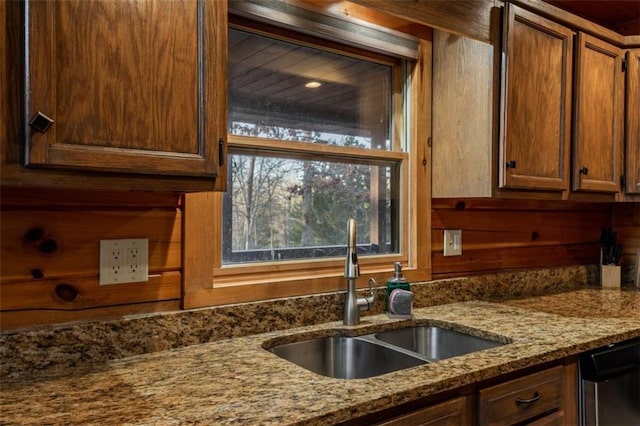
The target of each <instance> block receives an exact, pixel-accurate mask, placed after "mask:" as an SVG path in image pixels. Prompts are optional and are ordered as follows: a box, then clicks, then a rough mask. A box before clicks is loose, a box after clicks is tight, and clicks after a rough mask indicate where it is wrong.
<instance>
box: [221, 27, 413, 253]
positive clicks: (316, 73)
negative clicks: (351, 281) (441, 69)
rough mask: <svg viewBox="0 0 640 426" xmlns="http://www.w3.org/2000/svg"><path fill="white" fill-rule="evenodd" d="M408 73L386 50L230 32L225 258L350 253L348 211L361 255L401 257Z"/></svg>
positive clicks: (239, 30)
mask: <svg viewBox="0 0 640 426" xmlns="http://www.w3.org/2000/svg"><path fill="white" fill-rule="evenodd" d="M401 73H402V63H401V62H400V61H399V60H395V59H392V58H386V57H382V56H381V55H371V56H370V57H368V56H366V54H364V52H362V53H361V54H360V55H359V56H357V57H356V56H353V55H348V54H345V53H342V52H338V51H336V50H335V49H327V48H321V47H318V46H310V45H309V44H308V43H304V44H302V43H299V42H295V41H292V40H284V39H281V38H275V37H271V36H266V35H263V34H258V33H255V32H251V31H247V30H245V29H240V28H231V29H229V84H228V88H229V102H228V111H229V120H228V122H229V128H228V140H229V159H228V164H229V170H228V173H229V174H228V176H229V179H228V182H229V184H228V188H227V193H226V195H225V197H224V206H223V235H224V238H223V239H222V245H223V247H222V253H223V256H222V261H223V264H225V265H232V264H243V263H252V262H279V261H287V260H293V259H318V258H342V257H343V256H344V253H345V244H346V224H347V220H348V219H349V218H354V219H356V223H357V225H358V227H357V230H358V233H357V235H358V240H357V243H358V251H359V254H360V255H369V254H371V255H373V254H396V255H399V254H400V253H401V244H400V241H401V233H400V229H401V217H402V215H401V200H400V194H401V187H400V185H401V180H402V179H401V176H402V164H403V161H404V160H405V159H406V154H405V153H404V152H403V150H402V140H401V139H402V134H401V133H400V132H396V134H393V133H392V131H391V129H392V125H393V122H394V119H395V120H396V121H400V118H401V117H402V104H400V105H394V104H393V97H394V93H395V92H397V91H398V90H401V89H402V88H401V87H400V88H398V87H394V84H395V85H400V86H401V83H402V79H400V78H398V76H401ZM398 82H399V83H400V84H398ZM396 109H398V110H399V111H396ZM399 117H400V118H399Z"/></svg>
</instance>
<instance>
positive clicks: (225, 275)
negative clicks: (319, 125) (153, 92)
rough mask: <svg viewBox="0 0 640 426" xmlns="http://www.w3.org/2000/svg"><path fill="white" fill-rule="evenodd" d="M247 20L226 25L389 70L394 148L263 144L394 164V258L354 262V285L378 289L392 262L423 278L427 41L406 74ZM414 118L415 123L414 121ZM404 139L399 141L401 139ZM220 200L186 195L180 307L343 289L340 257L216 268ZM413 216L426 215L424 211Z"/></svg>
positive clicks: (244, 144) (237, 140)
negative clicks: (357, 274)
mask: <svg viewBox="0 0 640 426" xmlns="http://www.w3.org/2000/svg"><path fill="white" fill-rule="evenodd" d="M248 22H249V21H246V20H244V19H230V26H231V27H233V28H238V29H241V30H249V31H251V32H255V33H258V34H260V33H261V32H262V33H263V34H264V35H266V36H269V37H276V38H281V39H283V40H286V41H293V42H295V43H299V44H307V45H310V46H312V47H316V48H317V47H319V48H321V49H325V50H328V51H335V52H337V53H340V54H348V55H350V56H354V57H359V58H362V59H366V60H375V61H378V62H381V63H384V64H387V65H392V66H393V68H392V69H393V71H392V79H393V82H392V85H393V94H392V104H393V115H392V121H391V139H392V143H393V146H392V147H393V149H394V150H392V151H383V150H375V149H372V150H368V151H367V153H366V154H363V152H362V150H360V149H355V148H349V147H340V146H326V145H323V146H313V145H312V144H308V143H302V142H300V143H295V142H290V141H286V142H284V141H283V142H279V141H277V140H273V139H269V140H268V142H269V150H271V151H274V152H280V153H282V152H290V151H291V149H292V147H295V151H296V154H298V155H304V154H305V153H307V154H308V153H312V152H313V153H317V152H323V153H325V154H326V155H327V156H329V157H334V158H340V159H343V160H344V159H346V160H348V159H350V158H353V159H356V158H357V159H360V160H362V159H363V158H364V159H369V160H374V161H375V160H387V161H388V160H389V159H393V160H398V161H400V163H401V167H400V190H399V191H400V194H399V200H400V208H399V213H400V221H401V223H400V244H399V247H400V253H396V254H381V255H373V256H363V257H361V258H360V259H359V261H360V262H359V263H360V267H361V279H359V280H358V281H357V283H356V284H357V287H359V288H363V287H366V285H367V281H368V278H370V277H371V278H375V279H376V280H378V283H379V284H380V285H382V284H383V283H384V282H385V280H386V279H387V278H388V277H389V276H390V274H391V272H392V271H393V264H394V262H402V263H403V265H404V271H405V276H407V278H408V279H409V280H412V281H416V280H427V279H430V278H431V260H430V250H429V246H430V240H431V232H430V222H431V219H430V216H431V215H430V165H429V163H428V161H427V150H428V147H427V139H428V137H427V135H429V134H430V127H431V117H430V109H429V106H430V102H427V101H426V100H427V99H430V72H431V41H430V40H428V41H426V42H424V41H421V42H420V43H419V46H420V48H419V58H418V60H417V61H416V62H415V63H413V64H410V68H411V69H410V70H406V69H404V67H403V66H401V61H400V60H398V61H396V60H391V61H390V60H389V58H388V57H386V56H383V55H380V54H377V53H371V52H366V51H364V50H362V49H360V48H354V47H350V46H343V45H338V44H336V43H333V42H328V41H322V40H319V39H315V38H312V37H309V36H307V35H305V34H303V33H297V34H295V35H294V34H293V33H291V32H289V31H287V30H283V29H280V28H277V27H271V26H269V25H267V24H263V23H253V22H252V23H251V25H249V26H248V25H247V23H248ZM425 79H427V80H425ZM405 83H407V84H405ZM407 89H409V90H407ZM426 95H428V97H426ZM418 117H421V119H420V120H418V119H417V118H418ZM405 137H406V140H403V138H405ZM418 141H420V142H418ZM264 142H265V140H263V139H260V138H253V137H246V136H237V135H228V145H229V148H230V149H231V150H233V148H234V147H237V148H239V149H242V150H243V151H248V152H250V151H252V150H253V151H258V150H259V151H261V152H264V149H265V146H264ZM402 144H404V145H405V148H406V149H405V150H404V151H403V150H401V148H402ZM222 201H223V194H222V193H204V194H187V195H185V200H184V210H185V215H184V234H183V235H184V253H183V254H184V259H183V266H184V276H183V290H184V291H183V307H184V308H190V307H201V306H212V305H221V304H228V303H238V302H247V301H255V300H263V299H274V298H280V297H289V296H297V295H306V294H316V293H325V292H334V291H341V290H345V289H346V284H345V281H344V277H343V274H344V260H343V259H340V258H332V259H302V260H284V261H278V262H270V263H255V264H252V263H247V264H232V265H223V264H222V237H223V232H222V223H223V216H222V214H223V213H222ZM418 211H420V212H423V211H427V212H429V214H423V213H417V212H418ZM345 226H346V225H345ZM345 229H346V228H345ZM417 231H419V232H417ZM207 236H209V237H207ZM211 236H213V237H211ZM209 256H210V257H209ZM212 261H213V262H212Z"/></svg>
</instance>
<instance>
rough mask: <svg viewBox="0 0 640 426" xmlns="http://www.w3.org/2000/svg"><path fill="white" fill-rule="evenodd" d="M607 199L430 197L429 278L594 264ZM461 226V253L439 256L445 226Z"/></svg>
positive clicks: (608, 209) (608, 217) (606, 222)
mask: <svg viewBox="0 0 640 426" xmlns="http://www.w3.org/2000/svg"><path fill="white" fill-rule="evenodd" d="M611 208H612V207H611V204H608V203H573V202H568V201H526V200H492V199H434V200H433V204H432V241H431V249H432V268H433V277H434V279H435V278H445V277H453V276H465V275H476V274H479V273H486V272H494V271H499V270H505V269H521V268H537V267H552V266H568V265H587V264H597V263H598V261H599V256H600V254H599V243H598V240H599V237H600V231H601V229H602V227H603V226H605V225H607V226H609V225H610V224H611ZM444 229H461V230H462V255H461V256H448V257H445V256H443V230H444Z"/></svg>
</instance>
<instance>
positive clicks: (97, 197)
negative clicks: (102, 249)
mask: <svg viewBox="0 0 640 426" xmlns="http://www.w3.org/2000/svg"><path fill="white" fill-rule="evenodd" d="M0 230H1V232H2V234H1V236H2V240H1V246H0V247H1V260H2V272H1V277H0V292H1V297H0V328H1V329H2V330H7V329H14V328H20V327H27V326H33V325H41V324H53V323H62V322H69V321H76V320H82V319H96V318H110V317H120V316H124V315H129V314H136V313H145V312H155V311H165V310H171V309H178V308H179V307H180V297H181V268H182V209H181V202H180V196H179V195H174V194H164V195H163V194H150V193H140V192H135V191H131V192H122V193H118V192H114V193H109V192H92V191H52V190H46V191H45V190H26V189H17V188H3V189H2V221H1V224H0ZM119 238H148V239H149V281H148V282H144V283H129V284H118V285H102V286H101V285H99V283H98V278H99V267H100V260H99V259H100V257H99V246H100V240H102V239H119Z"/></svg>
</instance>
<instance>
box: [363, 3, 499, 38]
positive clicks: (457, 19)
mask: <svg viewBox="0 0 640 426" xmlns="http://www.w3.org/2000/svg"><path fill="white" fill-rule="evenodd" d="M352 1H353V3H357V4H360V5H362V6H366V7H370V8H372V9H374V10H377V11H379V12H384V13H388V14H391V15H394V16H398V17H401V18H403V19H407V20H409V21H413V22H417V23H419V24H422V25H427V26H430V27H433V28H436V29H440V30H444V31H448V32H451V33H454V34H459V35H464V36H467V37H471V38H474V39H477V40H481V41H490V40H491V9H492V8H493V6H494V1H493V0H470V1H446V0H396V1H387V0H352Z"/></svg>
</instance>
